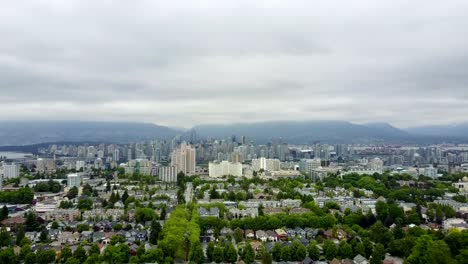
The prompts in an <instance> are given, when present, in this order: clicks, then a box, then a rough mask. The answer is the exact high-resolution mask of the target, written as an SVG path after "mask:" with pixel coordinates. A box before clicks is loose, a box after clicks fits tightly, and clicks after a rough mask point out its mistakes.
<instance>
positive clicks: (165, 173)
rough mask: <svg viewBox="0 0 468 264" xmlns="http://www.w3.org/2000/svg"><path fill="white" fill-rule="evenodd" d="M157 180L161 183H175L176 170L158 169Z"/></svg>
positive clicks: (172, 167) (174, 168)
mask: <svg viewBox="0 0 468 264" xmlns="http://www.w3.org/2000/svg"><path fill="white" fill-rule="evenodd" d="M159 179H160V180H161V181H163V182H177V169H176V167H174V166H163V167H159Z"/></svg>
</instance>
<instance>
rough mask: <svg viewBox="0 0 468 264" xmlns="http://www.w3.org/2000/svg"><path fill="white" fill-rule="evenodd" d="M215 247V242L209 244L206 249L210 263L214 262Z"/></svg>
mask: <svg viewBox="0 0 468 264" xmlns="http://www.w3.org/2000/svg"><path fill="white" fill-rule="evenodd" d="M215 247H216V245H215V243H214V242H213V241H211V242H210V243H208V246H207V247H206V257H207V258H208V261H209V262H212V261H213V253H214V250H215Z"/></svg>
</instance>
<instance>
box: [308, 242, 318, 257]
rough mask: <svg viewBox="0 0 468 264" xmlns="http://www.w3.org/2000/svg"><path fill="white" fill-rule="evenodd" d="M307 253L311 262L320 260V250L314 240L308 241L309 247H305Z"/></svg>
mask: <svg viewBox="0 0 468 264" xmlns="http://www.w3.org/2000/svg"><path fill="white" fill-rule="evenodd" d="M307 252H308V253H309V258H311V259H312V260H318V259H319V258H320V250H319V249H318V247H317V242H315V240H312V241H310V243H309V246H307Z"/></svg>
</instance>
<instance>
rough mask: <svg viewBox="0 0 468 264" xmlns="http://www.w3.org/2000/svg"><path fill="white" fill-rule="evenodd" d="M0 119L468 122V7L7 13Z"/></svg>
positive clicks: (394, 4) (285, 4)
mask: <svg viewBox="0 0 468 264" xmlns="http://www.w3.org/2000/svg"><path fill="white" fill-rule="evenodd" d="M169 2H171V3H172V4H169ZM173 2H177V3H178V4H177V3H173ZM182 2H184V3H182ZM0 110H1V111H0V120H29V119H41V120H43V119H47V120H113V121H116V120H119V121H120V120H122V121H142V122H152V123H157V124H163V125H172V126H181V127H190V126H192V125H194V124H201V123H229V122H252V121H266V120H317V119H321V120H323V119H325V120H328V119H333V120H348V121H351V122H356V123H366V122H389V123H391V124H393V125H396V126H399V127H408V126H416V125H427V124H447V123H460V122H466V121H468V1H466V0H460V1H452V0H445V1H440V0H434V1H428V0H423V1H415V0H411V1H408V0H391V1H376V0H368V1H359V0H353V1H330V0H327V1H310V0H306V1H291V0H288V1H272V0H266V1H253V0H248V1H239V0H236V1H219V0H215V1H202V0H197V1H164V2H162V1H161V2H159V1H154V0H151V1H141V0H139V1H96V0H91V1H84V0H79V1H63V0H57V1H52V0H49V1H39V0H34V1H6V2H4V3H2V6H1V8H0Z"/></svg>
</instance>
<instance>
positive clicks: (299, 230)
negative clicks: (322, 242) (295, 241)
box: [294, 227, 306, 238]
mask: <svg viewBox="0 0 468 264" xmlns="http://www.w3.org/2000/svg"><path fill="white" fill-rule="evenodd" d="M294 231H295V232H296V237H297V238H305V237H306V231H305V230H304V229H302V228H300V227H296V229H295V230H294Z"/></svg>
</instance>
